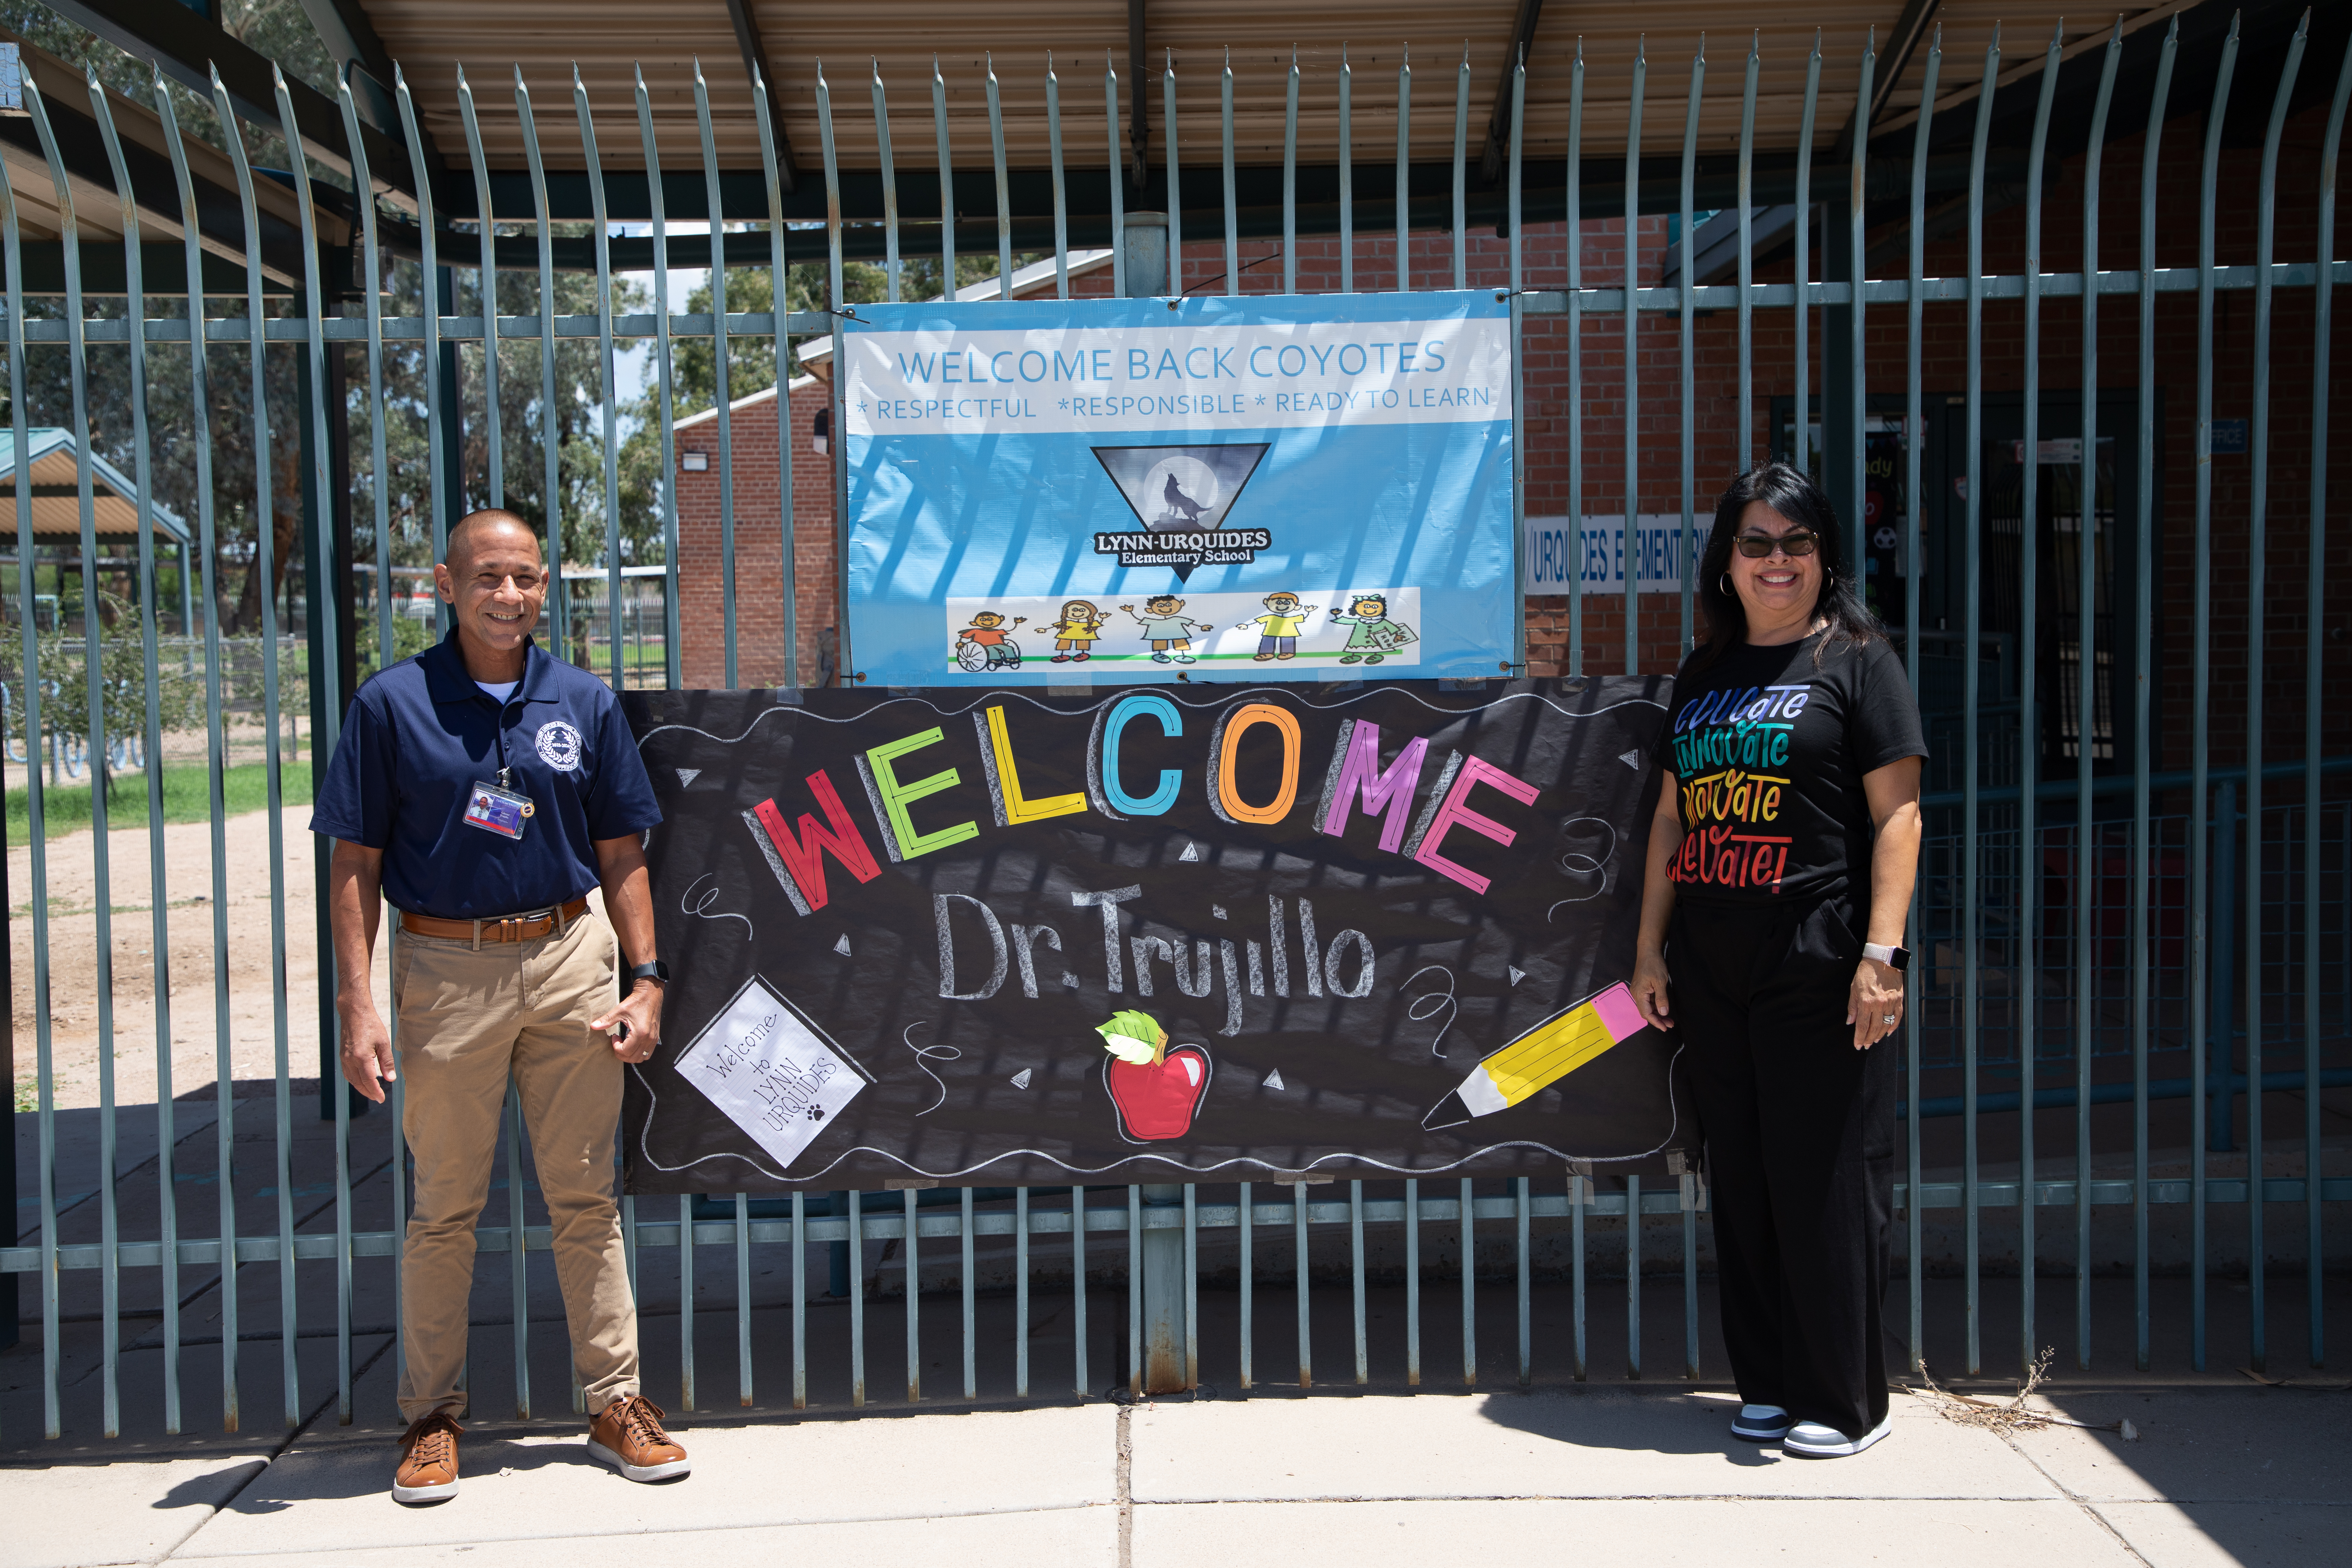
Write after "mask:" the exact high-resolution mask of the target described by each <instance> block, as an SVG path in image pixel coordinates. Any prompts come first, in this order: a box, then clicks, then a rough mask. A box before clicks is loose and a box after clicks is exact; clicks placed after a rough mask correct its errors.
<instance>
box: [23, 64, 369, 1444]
mask: <svg viewBox="0 0 2352 1568" xmlns="http://www.w3.org/2000/svg"><path fill="white" fill-rule="evenodd" d="M153 97H154V100H155V112H156V116H157V118H158V119H160V120H161V121H163V138H164V146H165V148H166V150H167V151H168V152H169V153H170V154H171V159H172V177H173V182H174V183H175V184H177V186H178V189H179V195H180V218H181V237H182V241H183V244H184V246H185V258H184V266H185V268H186V272H187V276H188V278H189V279H190V282H189V285H188V323H189V325H188V375H189V388H190V391H191V392H192V394H193V395H192V396H191V397H190V399H189V417H190V422H191V425H192V426H193V430H192V435H193V440H192V441H191V443H190V445H191V446H192V447H193V448H194V458H195V466H196V518H197V529H196V532H197V548H198V549H199V551H201V552H202V558H203V561H204V568H203V573H202V576H203V579H204V589H203V594H204V606H205V783H206V796H207V798H206V803H205V804H206V811H205V817H206V823H207V826H208V827H209V829H210V833H211V848H212V866H213V874H212V884H211V887H212V906H213V1040H214V1067H215V1093H216V1095H217V1099H216V1100H215V1116H216V1118H217V1121H218V1123H219V1126H220V1128H221V1129H222V1131H221V1132H220V1133H219V1137H220V1138H221V1140H222V1142H221V1144H220V1147H219V1156H220V1164H219V1169H220V1172H221V1173H222V1175H223V1177H224V1178H225V1177H226V1173H227V1171H228V1165H229V1160H228V1155H229V1151H230V1142H229V1140H230V1139H231V1138H232V1137H233V1133H232V1132H231V1131H229V1129H230V1128H231V1125H232V1123H233V1121H234V1120H235V1119H234V1117H233V1115H232V1114H231V1111H230V1109H229V1108H230V1106H231V1105H233V1104H234V1103H235V1098H234V1097H235V1090H234V1087H233V1083H232V1079H231V1076H230V1075H231V1071H232V1068H231V1055H230V1037H229V1004H228V845H227V824H226V817H227V812H226V804H225V802H224V800H223V794H224V784H223V779H222V770H223V768H224V766H225V763H226V759H225V757H224V752H225V749H226V743H225V741H224V737H223V733H222V728H221V651H220V597H219V594H218V592H217V584H215V581H214V578H215V574H217V573H218V571H219V559H220V558H219V556H218V555H217V554H216V553H215V550H216V548H217V541H216V539H215V515H214V510H213V446H212V374H211V368H212V367H211V365H210V364H209V363H208V362H207V359H206V354H205V328H204V321H205V303H204V282H203V277H204V272H203V260H204V240H203V234H202V231H201V229H200V228H199V226H198V224H197V221H196V194H195V184H194V180H193V178H192V177H191V176H190V174H189V173H188V156H187V148H186V146H185V145H184V143H183V142H181V140H180V121H179V115H178V111H177V110H176V109H175V108H174V107H173V101H172V94H171V92H170V90H169V89H166V88H165V87H164V85H163V76H162V74H161V73H160V72H159V73H157V74H156V75H155V77H154V86H153ZM5 192H6V182H5V177H0V199H7V198H6V195H5ZM7 221H8V229H7V234H8V244H9V252H8V257H7V262H8V268H9V276H10V277H11V278H12V279H13V278H15V277H16V249H15V247H16V226H15V217H14V207H13V203H12V205H11V206H10V210H9V214H8V218H7ZM372 221H373V220H372V219H371V222H372ZM371 250H373V247H371ZM373 259H374V258H373V255H371V256H370V258H369V260H370V265H371V268H373ZM369 276H370V278H371V279H373V276H374V274H373V269H371V271H370V273H369ZM368 303H369V307H370V310H371V311H373V310H374V308H375V306H376V304H377V301H376V299H375V292H374V286H373V282H371V284H370V287H369V301H368ZM8 316H9V321H10V322H11V324H12V325H17V324H19V323H21V321H22V311H21V310H20V309H19V305H18V301H17V300H16V297H15V296H14V293H13V291H12V295H11V298H10V300H9V302H8ZM370 320H371V322H372V323H373V321H374V317H373V314H372V315H371V318H370ZM375 330H376V329H375V327H374V326H373V325H372V327H371V331H375ZM379 341H380V333H379ZM9 353H10V356H11V363H12V365H15V366H17V367H19V368H21V364H22V359H23V353H22V345H21V344H19V343H17V342H13V341H12V342H11V343H10V345H9ZM10 392H11V395H12V396H13V398H14V400H15V405H16V409H17V414H16V419H17V421H18V423H19V426H21V424H22V421H23V420H24V417H25V416H24V413H23V409H24V403H25V392H24V387H23V385H22V384H21V382H19V383H17V384H13V385H12V386H11V388H10ZM381 442H382V437H381V435H380V434H379V436H378V443H379V445H378V447H377V450H378V454H379V456H378V458H377V462H376V471H377V472H378V473H382V472H383V459H382V456H381V453H382V446H381ZM16 450H18V451H19V452H21V451H23V450H25V433H24V431H23V429H22V428H21V427H20V428H19V429H18V430H17V431H16ZM20 471H21V470H20ZM25 483H26V485H27V486H29V485H30V483H31V480H30V479H26V481H25ZM379 489H381V486H379ZM24 494H25V496H26V500H29V499H30V497H31V494H32V492H31V490H30V489H29V488H28V489H26V490H25V492H24ZM22 521H25V522H26V524H27V525H29V523H30V521H31V518H30V514H29V512H27V513H26V516H25V518H24V519H23V520H22ZM377 521H378V538H379V541H381V539H382V527H383V513H382V510H381V508H379V510H378V514H377ZM382 556H383V552H382V549H381V547H379V550H378V559H379V563H381V561H382ZM31 559H32V552H31V551H30V550H28V549H24V548H22V547H21V545H20V548H19V551H18V553H17V560H18V561H19V562H27V561H30V560H31ZM187 566H188V569H189V570H190V572H191V574H194V563H187ZM19 576H20V578H21V579H22V581H23V582H24V584H26V586H25V588H24V592H25V593H26V594H27V595H29V594H30V593H31V591H32V590H31V586H30V584H31V581H32V574H30V573H29V572H24V571H20V573H19ZM25 603H26V605H27V606H29V605H30V603H31V601H30V600H29V598H28V599H26V601H25ZM24 626H25V631H26V636H27V637H30V636H31V635H32V634H33V630H34V626H33V616H32V614H31V612H30V609H29V608H26V610H25V611H24ZM186 630H191V631H192V630H193V628H186ZM25 668H26V669H27V670H29V669H31V668H32V661H31V660H30V659H27V660H26V666H25ZM25 684H26V717H25V734H26V762H27V763H29V762H31V761H32V757H33V752H32V744H31V741H32V737H34V736H36V735H37V734H39V733H40V724H39V722H38V715H37V708H36V705H37V697H38V692H37V685H36V683H35V682H33V681H30V680H27V681H26V683H25ZM40 774H41V771H40V769H38V768H37V767H27V768H26V772H25V790H26V803H27V805H28V806H29V807H30V816H31V818H32V822H31V826H32V842H31V848H32V854H33V864H34V866H35V867H36V868H37V869H36V873H35V891H34V909H35V910H36V913H35V916H34V934H35V938H36V942H37V955H36V959H35V963H36V969H37V977H38V979H39V984H38V988H37V999H38V1002H39V1004H40V1016H41V1023H40V1025H39V1027H40V1028H41V1029H42V1030H44V1031H46V1030H47V1027H48V1006H47V1002H48V984H47V972H48V969H47V965H48V960H47V939H46V936H45V935H44V933H45V931H46V930H47V918H46V911H47V897H46V895H45V891H44V888H43V882H44V879H43V878H42V877H41V876H40V873H39V870H38V868H40V867H41V865H42V860H43V850H42V842H41V836H42V829H41V776H40ZM157 1098H158V1099H159V1100H162V1099H163V1098H164V1097H163V1095H162V1094H161V1093H160V1092H159V1093H158V1095H157ZM393 1131H394V1145H393V1146H394V1157H393V1175H394V1191H395V1194H396V1193H397V1192H398V1190H399V1189H398V1180H399V1173H400V1163H399V1153H398V1151H399V1142H398V1132H399V1113H398V1111H397V1110H395V1111H394V1129H393ZM215 1184H216V1185H217V1186H218V1187H219V1188H220V1203H221V1205H222V1207H221V1213H220V1216H219V1217H220V1234H221V1236H222V1237H223V1238H225V1239H226V1237H233V1236H235V1235H236V1224H235V1204H236V1195H235V1193H234V1191H233V1189H234V1188H235V1186H236V1184H235V1183H234V1182H231V1181H228V1180H226V1179H223V1180H220V1181H218V1182H216V1183H215ZM169 1212H170V1213H171V1214H172V1215H173V1224H174V1225H175V1226H176V1224H177V1222H178V1205H177V1204H176V1203H174V1204H173V1205H172V1206H171V1209H170V1211H169ZM398 1229H399V1226H398V1216H397V1215H394V1233H395V1234H397V1232H398ZM167 1239H169V1240H175V1239H176V1238H167ZM234 1270H235V1264H234V1262H233V1261H232V1260H231V1259H230V1258H227V1257H226V1256H224V1257H223V1258H222V1259H221V1276H220V1278H221V1286H222V1289H221V1369H222V1378H223V1390H222V1392H223V1408H224V1412H225V1414H226V1416H227V1419H228V1424H229V1429H230V1430H231V1431H234V1430H236V1391H235V1383H234V1379H235V1376H236V1353H235V1351H234V1349H233V1346H234V1344H235V1342H236V1308H235V1304H234V1298H235V1295H236V1292H235V1290H234V1289H230V1288H229V1282H230V1280H231V1279H233V1278H234ZM163 1291H164V1296H163V1299H164V1303H165V1310H166V1311H167V1312H168V1313H169V1314H170V1316H169V1317H168V1318H167V1320H166V1333H167V1334H168V1335H169V1336H170V1338H169V1347H170V1360H169V1362H168V1365H167V1372H168V1375H169V1380H170V1382H169V1387H170V1394H169V1397H170V1399H171V1400H172V1402H173V1404H172V1407H171V1409H170V1411H169V1412H168V1414H169V1415H171V1417H172V1424H171V1425H170V1430H172V1431H174V1432H176V1431H178V1430H179V1427H178V1425H177V1415H178V1412H177V1402H178V1399H179V1363H178V1359H177V1355H178V1348H179V1280H178V1275H177V1272H176V1269H174V1270H173V1271H171V1272H167V1273H166V1274H165V1276H164V1281H163ZM51 1342H52V1343H54V1342H55V1336H54V1334H52V1336H51ZM50 1435H51V1436H56V1434H54V1433H52V1434H50Z"/></svg>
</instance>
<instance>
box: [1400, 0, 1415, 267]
mask: <svg viewBox="0 0 2352 1568" xmlns="http://www.w3.org/2000/svg"><path fill="white" fill-rule="evenodd" d="M1396 249H1397V253H1396V286H1397V292H1398V293H1400V294H1405V293H1410V292H1412V45H1411V44H1407V45H1406V46H1405V47H1404V52H1403V53H1402V55H1400V56H1399V57H1398V58H1397V155H1396Z"/></svg>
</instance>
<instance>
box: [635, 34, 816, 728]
mask: <svg viewBox="0 0 2352 1568" xmlns="http://www.w3.org/2000/svg"><path fill="white" fill-rule="evenodd" d="M636 79H637V141H638V143H639V145H640V146H642V147H643V148H644V150H645V159H646V168H647V169H648V170H656V169H659V168H660V167H661V156H660V154H659V153H657V152H656V150H655V147H654V106H653V97H652V95H651V94H650V93H648V92H647V91H646V73H645V72H644V70H643V69H639V70H638V71H637V73H636ZM817 94H818V97H819V99H820V100H822V99H823V97H824V77H823V75H822V74H820V75H819V77H818V79H817ZM646 208H647V216H649V217H650V218H651V220H652V221H651V223H650V224H649V225H648V227H649V228H650V230H651V231H652V234H653V237H654V388H655V395H656V400H657V402H658V403H659V405H660V410H661V464H662V483H661V498H662V502H661V504H662V519H661V521H662V562H663V564H664V565H666V566H667V568H668V570H667V572H665V573H664V574H662V604H663V611H662V616H663V620H662V647H663V662H664V664H665V666H666V667H667V673H666V679H667V682H668V684H669V685H671V686H677V685H678V684H680V683H681V682H682V681H683V680H684V679H686V677H685V673H684V670H683V668H682V664H683V659H684V657H685V656H684V644H683V634H682V632H681V629H680V626H679V613H678V602H677V589H678V575H677V566H678V562H677V380H676V369H675V367H674V365H673V364H672V363H671V352H670V351H671V343H670V331H669V329H670V321H669V303H670V302H669V220H668V216H667V212H666V211H665V210H664V204H663V199H662V183H661V181H660V180H658V179H648V180H646ZM838 270H839V268H835V271H836V272H838ZM838 302H839V301H838V300H835V303H838ZM777 308H778V309H779V310H781V309H782V305H781V304H779V305H778V307H777ZM835 363H840V362H839V361H837V360H836V361H835Z"/></svg>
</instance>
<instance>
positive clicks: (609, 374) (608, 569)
mask: <svg viewBox="0 0 2352 1568" xmlns="http://www.w3.org/2000/svg"><path fill="white" fill-rule="evenodd" d="M753 97H754V100H758V98H759V97H760V95H759V94H758V93H757V92H756V91H755V92H754V95H753ZM572 114H573V117H574V118H575V119H577V120H578V121H580V151H581V153H582V154H583V158H584V159H585V172H586V174H587V175H588V202H589V211H590V212H591V213H593V215H594V221H593V225H592V227H593V231H594V236H595V241H596V368H597V372H598V375H599V380H598V386H599V387H600V388H601V389H602V391H603V396H602V397H600V398H599V399H598V401H599V402H600V403H602V404H603V405H604V409H603V412H604V638H605V643H606V649H605V651H606V654H607V656H608V663H609V666H610V668H611V671H612V673H611V676H610V679H611V680H612V683H613V689H614V690H615V691H622V690H625V689H627V687H628V665H627V662H626V659H625V655H624V650H623V639H622V637H621V592H622V577H621V427H620V417H621V406H620V405H621V396H620V392H619V389H618V386H617V384H616V372H617V370H618V368H619V367H618V365H617V364H616V363H615V353H614V344H613V231H612V225H611V224H610V223H609V222H607V221H606V215H605V209H604V164H603V163H602V162H601V161H600V160H599V159H598V157H597V155H596V119H595V116H594V115H593V113H592V112H591V111H590V110H589V107H588V89H587V88H586V87H585V86H584V85H583V83H582V82H581V80H580V68H579V67H578V66H576V65H575V66H573V67H572ZM350 136H351V140H352V142H353V143H354V144H356V143H357V142H358V141H359V132H358V130H357V129H356V126H354V128H353V129H352V131H351V132H350ZM770 184H771V188H772V186H773V182H770ZM778 309H780V310H781V309H782V306H779V307H778ZM782 341H783V340H782V338H781V337H780V338H778V340H777V342H778V343H779V344H780V345H781V343H782ZM779 368H781V367H779ZM777 379H778V381H779V382H781V381H782V377H781V376H779V377H778V378H777ZM779 401H781V400H779ZM373 424H374V426H375V429H376V439H377V441H378V443H379V444H380V443H381V442H382V441H383V419H382V418H381V417H378V418H377V419H375V420H374V421H373ZM778 450H779V453H780V458H781V461H782V463H784V464H786V465H789V464H790V463H791V461H792V457H791V447H790V444H789V443H787V444H785V445H784V446H783V447H779V448H778ZM377 468H378V471H379V472H381V471H382V468H383V464H382V461H381V459H379V461H378V463H377ZM377 489H378V490H379V492H381V491H382V489H383V485H382V483H381V481H379V483H378V486H377ZM782 489H783V493H784V498H785V499H784V507H785V511H786V515H787V516H789V515H790V512H791V508H792V499H791V498H792V490H793V488H792V486H791V484H790V483H786V484H785V485H784V486H783V487H782ZM378 504H379V505H381V504H382V502H381V500H379V503H378ZM784 536H785V538H786V539H787V540H789V539H790V538H791V537H792V532H791V529H790V527H789V525H787V527H786V530H785V535H784ZM784 570H785V573H786V574H787V575H786V581H787V582H789V581H790V574H791V571H792V553H791V551H790V549H789V548H787V550H786V552H785V555H784ZM784 603H785V605H786V608H785V611H784V615H785V617H786V618H787V619H788V620H789V619H790V617H791V616H792V610H791V608H790V606H791V604H792V595H791V593H790V592H789V590H788V591H787V592H786V594H785V595H784ZM784 645H785V646H786V647H791V646H792V638H791V637H790V635H789V634H787V635H786V637H785V639H784ZM384 646H385V647H387V648H389V647H391V644H390V642H389V641H387V642H386V643H385V645H384ZM392 929H393V930H394V931H398V929H399V922H397V921H394V923H393V926H392Z"/></svg>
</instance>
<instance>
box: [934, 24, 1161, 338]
mask: <svg viewBox="0 0 2352 1568" xmlns="http://www.w3.org/2000/svg"><path fill="white" fill-rule="evenodd" d="M1138 89H1139V90H1140V84H1138ZM1103 128H1104V130H1105V131H1106V132H1108V135H1109V138H1110V164H1109V166H1108V168H1107V169H1106V170H1105V171H1104V173H1105V174H1107V175H1108V177H1109V180H1110V291H1111V292H1112V293H1114V294H1116V295H1118V297H1119V298H1120V299H1122V300H1124V299H1126V298H1127V297H1128V296H1127V181H1126V161H1125V160H1124V159H1122V158H1121V157H1120V156H1119V151H1118V69H1117V68H1115V67H1113V66H1112V65H1111V63H1110V58H1109V56H1108V54H1106V55H1105V56H1104V58H1103ZM944 161H945V160H942V162H944Z"/></svg>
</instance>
